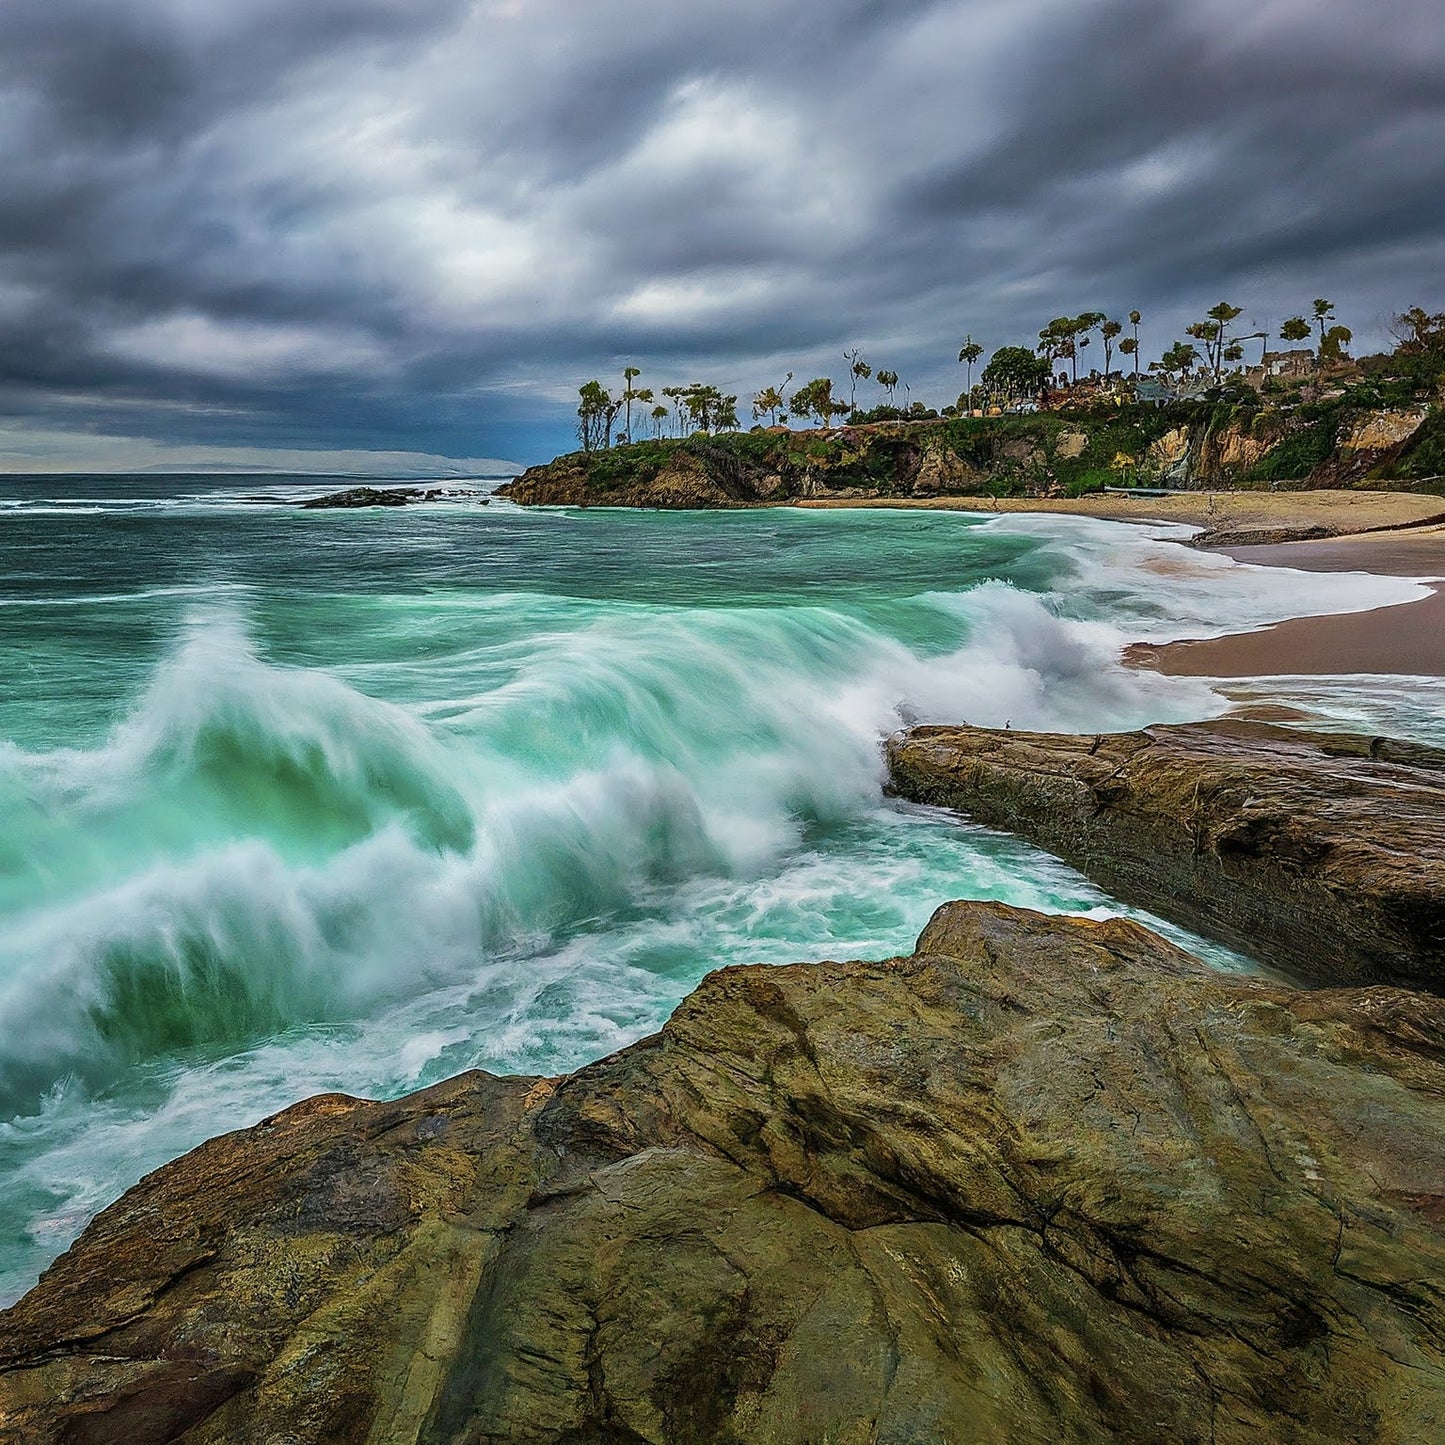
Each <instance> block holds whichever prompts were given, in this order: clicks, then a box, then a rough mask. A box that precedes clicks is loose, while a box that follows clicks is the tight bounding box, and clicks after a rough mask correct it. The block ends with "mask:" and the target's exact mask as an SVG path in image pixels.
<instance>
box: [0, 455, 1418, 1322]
mask: <svg viewBox="0 0 1445 1445" xmlns="http://www.w3.org/2000/svg"><path fill="white" fill-rule="evenodd" d="M307 490H315V488H314V485H313V486H312V487H310V488H308V487H307V486H306V485H305V484H303V483H301V482H299V481H297V480H294V479H291V480H287V479H281V480H274V479H272V480H265V481H256V480H252V481H245V482H238V481H235V480H230V481H226V480H221V481H206V480H203V479H200V478H179V479H168V480H165V481H160V482H158V481H154V480H152V481H148V482H135V481H120V480H106V479H74V478H67V479H63V480H55V479H50V480H44V481H39V480H37V481H32V482H8V483H0V649H3V656H4V662H5V667H4V688H3V694H0V817H3V822H4V827H3V830H0V1302H3V1301H5V1300H8V1299H12V1298H14V1297H15V1296H16V1295H17V1294H18V1293H20V1292H21V1291H22V1290H23V1289H25V1288H26V1287H28V1285H29V1284H30V1283H32V1282H33V1280H34V1278H35V1276H36V1274H37V1272H38V1271H39V1269H40V1268H42V1267H43V1266H44V1264H45V1263H46V1262H47V1260H48V1259H50V1258H51V1257H53V1256H54V1254H55V1253H56V1252H58V1251H59V1250H60V1249H62V1248H64V1246H65V1245H66V1244H67V1243H68V1242H69V1240H70V1239H71V1238H73V1236H74V1235H75V1234H76V1233H77V1232H78V1230H79V1229H80V1228H81V1227H82V1226H83V1225H84V1223H85V1221H86V1220H87V1219H88V1218H89V1216H90V1215H91V1214H92V1213H93V1212H94V1211H95V1210H96V1209H97V1208H99V1207H101V1206H103V1205H104V1204H106V1203H107V1202H109V1201H110V1200H111V1199H113V1198H114V1197H115V1196H116V1195H117V1194H118V1193H120V1192H121V1191H122V1190H123V1189H125V1188H126V1187H128V1186H129V1185H130V1184H132V1183H133V1182H134V1181H135V1180H136V1179H137V1178H138V1177H140V1175H141V1174H143V1173H144V1172H146V1171H147V1170H149V1169H151V1168H153V1167H155V1166H156V1165H158V1164H159V1163H161V1162H163V1161H164V1160H166V1159H168V1158H171V1157H173V1156H174V1155H176V1154H177V1153H179V1152H181V1151H183V1150H185V1149H186V1148H189V1147H191V1146H192V1145H194V1144H195V1143H197V1142H199V1141H200V1140H201V1139H203V1138H205V1137H208V1136H209V1135H212V1134H215V1133H218V1132H220V1131H222V1130H225V1129H228V1128H232V1127H237V1126H240V1125H243V1124H246V1123H250V1122H253V1121H254V1120H256V1119H257V1118H259V1117H261V1116H263V1115H264V1114H266V1113H268V1112H270V1111H273V1110H275V1109H277V1108H279V1107H282V1106H283V1105H285V1104H287V1103H290V1102H292V1101H294V1100H295V1099H297V1098H300V1097H302V1096H304V1095H306V1094H309V1093H314V1092H317V1091H319V1090H323V1089H344V1090H347V1091H350V1092H356V1093H362V1094H369V1095H384V1094H395V1093H399V1092H403V1091H405V1090H409V1089H412V1088H416V1087H418V1086H420V1085H423V1084H426V1083H428V1082H431V1081H433V1080H436V1079H439V1078H442V1077H444V1076H446V1075H448V1074H452V1073H455V1072H456V1071H458V1070H460V1069H463V1068H467V1067H472V1066H480V1067H483V1068H487V1069H492V1070H496V1071H506V1072H513V1071H521V1072H545V1073H553V1072H557V1071H559V1070H564V1069H570V1068H573V1067H576V1066H577V1065H579V1064H582V1063H584V1062H586V1061H588V1060H590V1059H593V1058H596V1057H599V1056H601V1055H603V1054H605V1053H607V1052H609V1051H611V1050H613V1049H615V1048H618V1047H620V1046H621V1045H623V1044H625V1043H627V1042H629V1041H631V1040H633V1039H636V1038H638V1037H640V1036H642V1035H644V1034H646V1033H649V1032H651V1031H653V1030H655V1029H656V1028H657V1027H658V1026H659V1025H660V1024H661V1023H662V1021H663V1020H664V1019H665V1018H666V1017H667V1015H668V1013H669V1012H670V1011H671V1009H672V1008H673V1006H674V1005H675V1004H676V1002H677V1000H678V999H679V998H680V997H681V996H682V995H683V994H685V993H686V992H687V991H688V990H689V989H690V988H691V987H692V986H693V985H694V984H695V983H696V982H697V980H698V979H699V978H700V977H701V976H702V975H703V974H704V973H705V972H707V971H708V970H709V969H711V968H714V967H717V966H719V965H722V964H727V963H741V962H758V961H761V962H790V961H794V960H797V959H808V958H819V957H878V956H883V955H887V954H890V953H894V952H898V951H902V950H905V949H907V948H908V947H909V945H910V944H911V942H912V940H913V938H914V937H915V936H916V934H917V933H918V932H919V930H920V929H921V928H922V926H923V924H924V923H925V922H926V921H927V918H928V916H929V914H930V913H931V912H932V910H933V909H934V908H935V907H936V906H937V905H938V904H939V903H940V902H942V901H943V900H945V899H948V898H954V897H990V898H1002V899H1006V900H1008V901H1011V902H1014V903H1020V904H1025V905H1029V906H1032V907H1038V908H1044V909H1050V910H1071V911H1092V912H1115V911H1127V910H1121V909H1118V908H1117V907H1116V906H1115V905H1113V904H1112V903H1111V902H1110V900H1109V899H1108V898H1106V897H1105V896H1104V895H1102V894H1101V893H1099V892H1098V891H1097V890H1096V889H1094V888H1092V887H1091V886H1090V885H1089V884H1088V883H1087V882H1085V881H1084V880H1083V879H1081V878H1080V877H1079V876H1078V875H1076V874H1074V873H1072V872H1071V871H1070V870H1068V869H1066V868H1064V867H1063V866H1062V865H1060V864H1059V863H1057V862H1056V861H1054V860H1052V859H1050V858H1048V857H1046V856H1044V855H1042V854H1039V853H1037V852H1035V851H1033V850H1031V849H1029V848H1027V847H1025V846H1023V845H1022V844H1019V843H1017V842H1015V841H1013V840H1010V839H1007V838H1002V837H999V836H996V835H993V834H990V833H987V832H986V831H984V830H981V829H978V828H974V827H969V826H966V825H961V824H959V823H958V822H957V821H955V820H952V819H949V818H946V817H944V816H942V815H939V814H936V813H933V812H930V811H928V810H922V809H917V808H910V807H906V806H901V805H897V804H894V803H891V802H889V801H888V800H886V799H885V798H884V797H883V795H882V788H881V784H882V769H881V764H880V751H879V745H880V741H881V740H882V738H884V737H885V736H886V735H887V734H888V733H889V732H891V731H892V730H894V729H895V728H897V727H899V726H901V725H903V724H906V723H909V722H913V721H920V720H922V721H928V720H935V721H950V720H964V719H967V720H970V721H975V722H980V723H986V724H995V725H1001V724H1003V723H1005V722H1011V723H1012V725H1013V726H1015V727H1057V728H1069V729H1095V728H1113V727H1126V726H1134V725H1139V724H1143V723H1147V722H1152V721H1158V720H1170V719H1185V718H1193V717H1202V716H1209V715H1213V714H1216V713H1219V712H1221V711H1223V710H1225V708H1226V707H1227V706H1228V705H1229V703H1228V700H1227V699H1226V698H1224V697H1223V696H1221V695H1220V694H1218V693H1216V692H1215V691H1213V690H1211V688H1210V687H1209V686H1208V685H1207V684H1206V683H1203V682H1200V681H1196V680H1171V679H1165V678H1161V677H1158V676H1155V675H1153V674H1149V673H1143V672H1134V671H1128V670H1125V669H1123V668H1121V667H1120V666H1119V665H1118V663H1117V654H1118V651H1119V648H1120V646H1121V645H1122V644H1123V643H1124V642H1125V641H1128V640H1132V639H1136V638H1154V639H1163V638H1168V637H1176V636H1183V635H1188V636H1200V635H1207V634H1209V633H1211V632H1218V631H1228V630H1236V629H1238V628H1239V627H1241V626H1244V625H1248V624H1252V623H1259V622H1262V621H1268V620H1273V619H1276V618H1282V617H1285V616H1289V615H1296V614H1300V613H1305V612H1311V611H1316V612H1323V611H1337V610H1343V609H1345V608H1347V607H1365V606H1374V605H1380V604H1381V603H1384V602H1392V601H1398V600H1405V599H1406V598H1408V597H1411V596H1414V595H1417V594H1418V592H1419V589H1418V588H1416V587H1415V586H1414V584H1412V583H1409V582H1404V581H1399V580H1387V579H1374V578H1365V577H1339V576H1334V577H1323V576H1310V575H1308V574H1299V573H1286V572H1282V571H1278V570H1274V571H1268V570H1264V569H1254V568H1247V567H1241V566H1236V565H1234V564H1231V563H1229V562H1227V561H1226V560H1224V559H1221V558H1216V557H1210V556H1206V555H1202V554H1196V553H1191V552H1188V551H1186V550H1185V549H1182V548H1179V547H1177V546H1175V545H1174V544H1172V543H1170V542H1167V541H1163V540H1158V539H1156V538H1154V537H1151V536H1150V535H1147V534H1146V533H1144V532H1142V531H1141V530H1140V529H1137V528H1126V527H1122V526H1114V525H1110V524H1103V523H1082V522H1070V521H1059V520H1053V519H1045V518H1000V519H987V518H977V517H969V516H960V515H948V514H938V513H934V514H920V513H898V512H881V511H878V512H868V511H864V512H848V513H815V512H795V511H767V512H745V513H727V514H657V513H624V512H609V511H596V512H590V513H568V512H523V511H520V510H518V509H516V508H512V507H510V506H508V505H506V504H505V503H500V502H497V503H493V504H492V505H490V506H486V507H483V506H480V505H477V504H476V503H475V502H469V501H465V500H462V501H457V502H453V503H446V504H441V505H437V506H433V507H428V508H416V509H407V510H405V511H384V512H383V511H374V512H364V513H349V512H320V513H317V512H301V511H298V510H295V509H293V508H290V507H287V506H283V505H281V500H282V498H284V497H285V496H288V495H294V494H297V493H302V492H305V491H307ZM257 498H259V499H260V500H257ZM1201 619H1207V621H1202V620H1201ZM1394 682H1395V685H1397V686H1399V687H1401V688H1402V689H1404V694H1408V697H1409V698H1411V699H1414V700H1415V703H1416V704H1418V706H1417V712H1418V714H1419V717H1418V718H1416V721H1417V722H1418V721H1419V718H1425V719H1427V720H1428V718H1429V717H1430V716H1431V715H1432V714H1431V711H1430V706H1429V702H1430V700H1429V698H1428V697H1426V698H1425V701H1424V702H1423V703H1422V702H1420V698H1421V697H1422V696H1424V694H1419V693H1414V692H1410V690H1409V685H1408V684H1404V683H1400V682H1399V680H1398V679H1397V680H1394ZM1422 686H1423V685H1422ZM1326 690H1327V689H1326ZM1363 696H1364V695H1363V694H1358V695H1356V696H1355V702H1354V704H1352V705H1360V706H1363V705H1364V704H1363V703H1362V702H1361V697H1363ZM1329 702H1330V699H1329V698H1325V699H1324V701H1323V702H1321V701H1320V699H1319V698H1316V699H1315V703H1314V705H1315V706H1317V707H1318V708H1320V709H1321V710H1324V711H1326V712H1327V711H1328V707H1329ZM1401 706H1403V704H1402V705H1401ZM1387 711H1388V709H1387ZM1405 711H1407V712H1408V708H1406V709H1405ZM1411 716H1414V715H1413V714H1412V715H1411ZM1420 726H1426V724H1420ZM1174 936H1175V937H1182V935H1179V934H1178V933H1177V932H1176V933H1175V934H1174ZM1211 956H1212V957H1214V958H1215V959H1216V961H1218V962H1219V963H1220V964H1221V965H1222V966H1239V965H1238V960H1234V959H1232V958H1230V956H1228V955H1226V954H1224V953H1222V952H1219V951H1217V950H1216V951H1213V952H1212V954H1211Z"/></svg>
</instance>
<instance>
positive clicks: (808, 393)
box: [793, 376, 852, 426]
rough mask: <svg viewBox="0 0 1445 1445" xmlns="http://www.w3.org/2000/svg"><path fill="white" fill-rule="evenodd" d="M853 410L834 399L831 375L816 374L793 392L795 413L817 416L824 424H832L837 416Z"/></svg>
mask: <svg viewBox="0 0 1445 1445" xmlns="http://www.w3.org/2000/svg"><path fill="white" fill-rule="evenodd" d="M851 410H852V408H851V407H848V406H845V405H844V404H843V403H842V402H839V401H834V400H833V381H832V378H831V377H827V376H816V377H814V378H813V380H812V381H810V382H808V383H807V385H805V386H800V387H799V388H798V389H797V390H796V391H795V392H794V393H793V415H794V416H800V417H804V418H806V417H810V416H815V417H817V418H818V421H819V423H820V424H821V425H823V426H831V425H832V421H833V418H834V417H835V416H844V415H846V414H847V413H848V412H849V411H851Z"/></svg>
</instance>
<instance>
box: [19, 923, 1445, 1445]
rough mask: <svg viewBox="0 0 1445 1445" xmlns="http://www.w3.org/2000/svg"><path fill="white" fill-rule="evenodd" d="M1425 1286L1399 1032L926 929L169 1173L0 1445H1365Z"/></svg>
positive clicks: (1431, 1361)
mask: <svg viewBox="0 0 1445 1445" xmlns="http://www.w3.org/2000/svg"><path fill="white" fill-rule="evenodd" d="M1442 1281H1445V1000H1440V999H1435V998H1430V997H1417V996H1413V995H1409V994H1405V993H1401V992H1396V991H1394V990H1389V989H1372V990H1363V991H1350V992H1343V991H1340V992H1296V991H1293V990H1290V989H1286V988H1283V987H1279V986H1274V985H1269V984H1265V983H1262V982H1259V981H1254V980H1250V979H1246V978H1241V977H1235V976H1228V975H1223V974H1218V973H1214V972H1211V971H1210V970H1208V969H1207V968H1206V967H1205V966H1204V965H1202V964H1200V963H1199V962H1198V961H1197V960H1195V959H1193V958H1191V957H1190V956H1189V955H1187V954H1184V953H1181V952H1180V951H1178V950H1177V949H1175V948H1173V947H1171V946H1169V945H1168V944H1166V943H1164V942H1162V941H1161V940H1159V939H1158V938H1156V937H1154V936H1153V935H1152V934H1150V933H1148V932H1147V931H1145V930H1144V929H1142V928H1140V927H1137V926H1136V925H1133V924H1130V923H1126V922H1120V921H1115V922H1089V921H1085V920H1077V919H1059V918H1047V917H1044V916H1042V915H1038V914H1033V913H1028V912H1024V911H1021V910H1017V909H1012V908H1008V907H1005V906H1003V905H1001V904H986V903H970V904H950V905H947V906H946V907H944V908H943V909H941V910H940V911H939V913H938V914H937V915H936V916H935V918H934V920H933V922H932V923H931V924H930V925H929V927H928V929H927V930H926V931H925V933H924V934H923V936H922V938H921V939H920V940H919V945H918V951H917V953H916V954H915V955H914V956H912V957H910V958H904V959H893V960H889V961H886V962H883V963H872V964H869V963H854V964H820V965H815V966H807V965H798V966H794V967H789V968H766V967H750V968H733V969H727V970H724V971H722V972H719V973H716V974H713V975H712V976H711V977H709V978H708V979H706V980H705V981H704V982H703V984H702V985H701V986H700V987H699V988H698V990H697V992H696V993H694V994H693V995H692V996H691V997H690V998H689V999H687V1000H686V1001H685V1002H684V1003H683V1004H682V1005H681V1007H680V1008H679V1009H678V1010H677V1012H676V1013H675V1015H674V1016H673V1018H672V1020H671V1021H670V1022H669V1023H668V1025H667V1026H666V1028H665V1029H664V1030H663V1032H662V1033H661V1034H660V1035H658V1036H657V1037H655V1038H652V1039H648V1040H645V1041H644V1042H642V1043H639V1044H636V1045H634V1046H633V1047H631V1048H629V1049H626V1050H624V1051H623V1052H622V1053H620V1054H617V1055H615V1056H614V1057H612V1058H610V1059H607V1060H604V1061H603V1062H601V1063H599V1064H596V1065H594V1066H592V1067H590V1068H587V1069H584V1070H582V1071H581V1072H580V1073H578V1074H575V1075H573V1076H571V1077H570V1078H566V1079H562V1080H541V1079H497V1078H492V1077H489V1076H487V1075H483V1074H468V1075H464V1076H462V1077H460V1078H457V1079H454V1080H452V1081H450V1082H449V1083H446V1084H442V1085H439V1086H437V1087H435V1088H432V1089H429V1090H427V1091H425V1092H424V1093H420V1094H416V1095H413V1096H412V1097H410V1098H408V1099H402V1100H400V1101H398V1102H396V1103H389V1104H370V1103H363V1102H360V1101H358V1100H354V1099H347V1098H342V1097H338V1096H330V1097H324V1098H319V1099H314V1100H312V1101H311V1102H309V1103H307V1104H303V1105H299V1106H298V1107H296V1108H294V1109H291V1110H288V1111H287V1112H286V1113H283V1114H280V1115H278V1116H277V1117H275V1118H273V1119H270V1120H268V1121H266V1122H265V1123H263V1124H261V1125H258V1126H257V1127H256V1128H254V1129H249V1130H245V1131H243V1132H241V1133H237V1134H231V1135H228V1136H226V1137H224V1138H220V1139H216V1140H213V1141H212V1142H211V1143H209V1144H206V1145H204V1146H202V1147H201V1148H200V1149H197V1150H196V1151H195V1152H194V1153H192V1154H190V1155H188V1156H186V1157H185V1158H184V1159H181V1160H179V1161H177V1162H176V1163H174V1164H171V1165H169V1166H167V1167H166V1168H164V1169H162V1170H160V1171H159V1172H158V1173H156V1174H154V1175H152V1176H151V1177H150V1178H149V1179H147V1180H145V1181H144V1182H143V1183H142V1184H140V1185H139V1186H137V1187H136V1188H135V1189H134V1190H132V1191H131V1192H130V1193H129V1194H127V1195H126V1196H125V1197H124V1198H123V1199H121V1200H120V1201H119V1203H117V1204H115V1205H113V1206H112V1207H111V1208H110V1209H108V1210H107V1211H106V1212H105V1213H104V1214H102V1215H101V1216H99V1218H97V1219H96V1220H95V1222H94V1223H93V1224H92V1225H91V1227H90V1228H89V1229H88V1230H87V1231H86V1233H85V1234H84V1235H83V1236H82V1238H81V1239H80V1241H79V1242H78V1243H77V1244H76V1245H75V1246H74V1247H73V1248H72V1249H71V1251H70V1252H69V1253H68V1254H67V1255H65V1256H63V1257H62V1258H61V1259H60V1260H59V1261H58V1262H57V1263H56V1264H55V1265H54V1266H53V1267H52V1268H51V1269H50V1270H49V1272H48V1273H47V1274H46V1276H45V1278H44V1279H43V1280H42V1282H41V1284H40V1285H39V1286H38V1287H37V1288H36V1289H35V1290H34V1291H32V1293H31V1294H30V1295H28V1296H27V1297H26V1298H25V1299H24V1300H23V1301H21V1302H20V1303H19V1304H18V1305H17V1306H15V1307H14V1309H13V1310H11V1311H10V1312H9V1313H8V1314H6V1315H4V1316H0V1438H3V1439H5V1440H6V1441H25V1442H62V1441H63V1442H66V1445H86V1442H111V1441H114V1442H120V1441H124V1442H127V1445H148V1442H158V1441H171V1440H179V1439H184V1440H185V1441H186V1442H188V1445H221V1442H227V1445H262V1442H268V1445H280V1442H286V1445H309V1442H323V1441H324V1442H376V1445H380V1442H386V1445H408V1442H417V1441H421V1442H438V1445H440V1442H448V1445H461V1442H467V1445H501V1442H508V1445H513V1442H515V1445H533V1442H535V1445H584V1442H586V1445H638V1442H657V1445H662V1442H667V1445H707V1442H735V1445H741V1442H747V1445H821V1442H823V1441H829V1442H849V1445H853V1442H856V1445H862V1442H880V1445H923V1442H947V1445H967V1442H980V1445H982V1442H988V1445H995V1442H1001V1441H1007V1442H1010V1445H1028V1442H1050V1445H1052V1442H1057V1441H1083V1442H1094V1441H1097V1442H1100V1445H1103V1442H1119V1441H1125V1442H1131V1441H1137V1442H1149V1445H1156V1442H1159V1441H1170V1442H1204V1441H1210V1442H1215V1445H1225V1442H1232V1441H1239V1442H1246V1441H1247V1442H1251V1445H1257V1442H1260V1441H1298V1442H1301V1445H1303V1442H1312V1445H1313V1442H1320V1441H1338V1442H1346V1441H1348V1442H1351V1445H1358V1442H1362V1441H1388V1442H1400V1445H1404V1442H1423V1441H1428V1440H1438V1439H1441V1438H1445V1285H1442Z"/></svg>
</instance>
